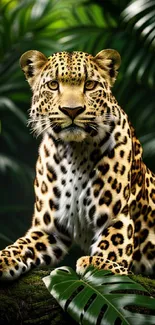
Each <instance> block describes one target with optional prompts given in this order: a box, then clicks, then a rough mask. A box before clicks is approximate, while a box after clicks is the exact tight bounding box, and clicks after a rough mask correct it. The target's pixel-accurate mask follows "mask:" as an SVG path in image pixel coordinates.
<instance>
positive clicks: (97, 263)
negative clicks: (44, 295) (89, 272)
mask: <svg viewBox="0 0 155 325" xmlns="http://www.w3.org/2000/svg"><path fill="white" fill-rule="evenodd" d="M89 265H93V266H94V267H96V268H98V269H104V270H110V271H111V272H113V273H115V274H129V273H131V272H130V271H129V270H128V269H127V268H125V267H123V266H122V265H121V264H118V263H116V262H113V261H111V260H108V259H106V260H105V259H104V258H103V257H100V256H83V257H80V258H79V259H78V260H77V263H76V272H77V273H78V274H81V275H82V274H83V273H84V272H85V270H86V269H87V267H88V266H89Z"/></svg>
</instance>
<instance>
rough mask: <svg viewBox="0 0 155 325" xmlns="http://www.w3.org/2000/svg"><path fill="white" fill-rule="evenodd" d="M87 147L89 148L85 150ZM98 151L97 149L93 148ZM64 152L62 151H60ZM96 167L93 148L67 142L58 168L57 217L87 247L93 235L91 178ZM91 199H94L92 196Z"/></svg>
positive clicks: (82, 245)
mask: <svg viewBox="0 0 155 325" xmlns="http://www.w3.org/2000/svg"><path fill="white" fill-rule="evenodd" d="M86 149H87V150H86ZM94 154H95V151H94ZM60 156H61V152H60ZM93 167H94V161H93V154H92V151H91V150H89V149H88V148H86V147H85V146H84V145H80V146H76V150H75V148H74V147H73V148H72V147H71V146H68V148H66V152H65V154H64V152H63V155H62V157H61V159H60V164H59V166H58V165H57V166H56V169H57V175H58V178H57V187H58V188H59V193H60V197H59V198H57V199H56V203H57V204H58V210H57V211H56V212H55V218H58V219H59V222H60V223H61V224H62V225H65V227H66V228H67V229H68V230H69V232H70V233H71V235H72V237H73V240H74V241H75V242H76V243H78V244H79V245H80V246H81V248H83V249H84V250H87V249H88V247H90V243H91V240H92V237H93V229H92V225H91V223H90V222H89V218H88V214H89V212H88V211H89V207H88V206H87V201H88V198H89V197H90V189H91V185H92V184H91V178H90V175H91V173H92V170H93ZM89 200H91V199H90V198H89Z"/></svg>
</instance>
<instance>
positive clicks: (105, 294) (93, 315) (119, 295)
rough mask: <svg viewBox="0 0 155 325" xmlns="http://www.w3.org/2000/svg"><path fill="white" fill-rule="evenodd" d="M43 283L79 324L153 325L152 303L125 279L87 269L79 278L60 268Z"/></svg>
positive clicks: (154, 309)
mask: <svg viewBox="0 0 155 325" xmlns="http://www.w3.org/2000/svg"><path fill="white" fill-rule="evenodd" d="M43 281H44V283H45V285H46V286H47V288H48V290H49V292H50V293H51V294H52V295H53V297H54V298H55V299H56V300H57V301H58V302H59V304H60V306H61V307H62V308H63V309H64V310H65V311H67V312H68V313H69V314H70V315H71V316H72V317H73V319H75V320H76V321H77V322H79V324H83V325H129V324H131V325H135V324H138V325H146V324H152V325H154V324H155V299H154V298H152V297H151V296H150V294H149V293H148V291H147V290H146V289H145V288H144V287H143V286H141V285H140V284H139V283H136V282H135V281H133V280H132V279H130V278H129V277H128V276H120V275H113V274H112V273H111V272H110V271H106V270H97V269H94V268H91V267H90V268H88V270H87V271H86V272H85V274H84V276H82V277H80V276H79V275H77V274H76V273H75V271H73V270H72V269H71V268H69V267H60V268H57V269H55V270H53V271H52V272H51V274H50V275H49V276H47V277H45V278H43Z"/></svg>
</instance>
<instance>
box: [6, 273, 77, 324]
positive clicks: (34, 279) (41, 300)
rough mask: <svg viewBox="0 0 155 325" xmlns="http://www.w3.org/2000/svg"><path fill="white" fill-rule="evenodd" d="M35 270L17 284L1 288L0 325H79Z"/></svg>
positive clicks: (40, 274) (12, 283)
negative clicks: (52, 294)
mask: <svg viewBox="0 0 155 325" xmlns="http://www.w3.org/2000/svg"><path fill="white" fill-rule="evenodd" d="M49 273H50V272H49V271H40V270H35V271H32V272H30V273H28V274H27V275H25V276H23V277H21V278H20V279H19V280H17V281H15V282H9V283H8V282H5V283H1V285H0V325H23V324H24V325H26V324H33V325H50V324H51V325H68V324H70V325H77V323H76V322H75V321H74V320H73V319H71V318H70V317H69V316H68V315H67V314H66V313H64V312H63V310H62V308H61V307H60V306H59V305H58V303H57V302H56V300H55V299H54V298H53V297H52V296H51V295H50V293H49V292H48V290H47V288H46V287H45V285H44V283H43V281H42V278H43V277H44V276H46V275H49Z"/></svg>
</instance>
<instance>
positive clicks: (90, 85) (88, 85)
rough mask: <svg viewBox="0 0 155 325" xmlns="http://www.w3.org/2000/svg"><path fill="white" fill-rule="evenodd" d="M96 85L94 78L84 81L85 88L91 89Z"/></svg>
mask: <svg viewBox="0 0 155 325" xmlns="http://www.w3.org/2000/svg"><path fill="white" fill-rule="evenodd" d="M96 86H97V81H95V80H88V81H86V83H85V86H84V88H85V90H93V89H94V88H95V87H96Z"/></svg>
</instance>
